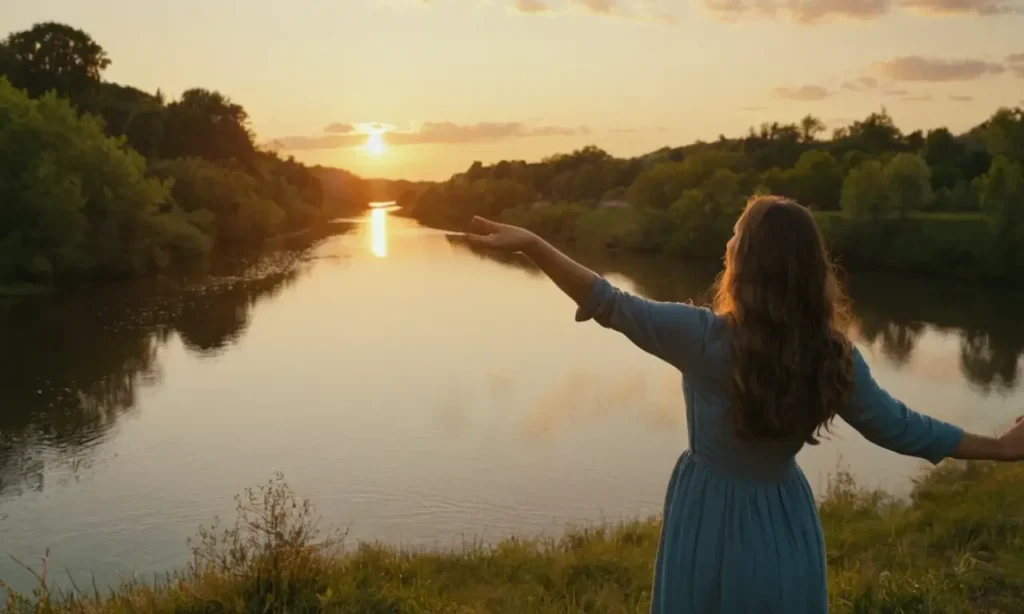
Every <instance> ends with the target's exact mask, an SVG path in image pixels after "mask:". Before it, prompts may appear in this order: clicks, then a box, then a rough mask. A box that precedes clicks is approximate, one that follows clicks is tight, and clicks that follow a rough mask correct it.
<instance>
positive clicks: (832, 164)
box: [779, 149, 843, 209]
mask: <svg viewBox="0 0 1024 614" xmlns="http://www.w3.org/2000/svg"><path fill="white" fill-rule="evenodd" d="M791 181H792V184H791V185H790V186H786V187H787V188H788V189H789V191H788V192H779V193H780V194H783V195H785V196H792V197H793V198H795V199H796V200H797V201H798V202H800V203H802V204H804V205H806V206H808V207H811V208H814V209H834V208H835V207H836V205H837V204H838V203H839V197H840V192H841V190H842V185H843V173H842V169H841V168H840V166H839V163H838V162H836V159H835V158H833V157H832V154H830V153H828V152H826V151H821V150H813V149H812V150H810V151H806V152H804V153H803V154H802V155H801V156H800V159H799V160H797V163H796V167H794V168H793V172H792V180H791Z"/></svg>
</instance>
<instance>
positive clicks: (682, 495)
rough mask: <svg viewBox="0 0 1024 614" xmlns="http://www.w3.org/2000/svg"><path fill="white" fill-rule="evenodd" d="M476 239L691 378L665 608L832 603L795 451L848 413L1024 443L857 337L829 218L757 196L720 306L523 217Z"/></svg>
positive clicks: (905, 437) (862, 425)
mask: <svg viewBox="0 0 1024 614" xmlns="http://www.w3.org/2000/svg"><path fill="white" fill-rule="evenodd" d="M476 223H477V225H478V226H479V227H480V228H481V229H482V230H484V231H486V232H487V234H485V235H473V236H471V240H472V241H474V242H475V243H478V244H480V245H484V246H487V247H492V248H497V249H506V250H510V251H524V252H525V253H527V254H528V255H529V256H530V258H531V259H532V260H533V261H534V262H535V263H537V264H538V265H539V266H540V268H541V269H542V270H543V271H544V272H545V273H547V274H548V276H549V277H550V278H551V279H552V280H553V281H554V282H555V283H556V284H557V285H558V287H559V288H561V289H562V290H563V291H564V292H565V293H566V294H568V295H569V296H570V297H572V299H573V300H574V301H575V302H576V304H577V305H578V307H579V309H578V311H577V313H576V319H577V320H578V321H584V320H589V319H594V320H596V321H597V322H598V323H600V324H601V325H602V326H605V327H607V328H611V329H614V330H616V331H619V332H621V333H622V334H624V335H625V336H626V337H628V338H629V339H630V340H631V341H632V342H633V343H635V344H636V345H637V346H638V347H640V348H641V349H643V350H644V351H646V352H648V353H650V354H652V355H654V356H657V357H659V358H661V359H662V360H664V361H666V362H668V363H669V364H672V365H674V366H675V367H676V368H678V369H679V371H680V372H681V373H682V376H683V396H684V398H685V404H686V415H687V423H688V431H689V436H688V437H689V448H688V449H687V450H686V451H684V452H683V453H682V454H681V455H680V457H679V461H678V462H677V463H676V466H675V469H674V470H673V472H672V477H671V479H670V481H669V487H668V492H667V494H666V497H665V508H664V523H663V527H662V533H661V541H660V544H659V548H658V558H657V562H656V565H655V581H654V589H653V592H652V603H651V609H652V612H655V613H658V614H661V613H665V614H668V613H669V612H672V613H675V612H700V613H703V612H722V613H732V612H744V613H746V612H786V613H792V614H800V613H805V614H812V613H813V614H817V613H820V612H825V611H826V610H827V597H826V578H825V574H826V571H825V570H826V566H825V554H824V541H823V538H822V533H821V526H820V523H819V521H818V515H817V509H816V506H815V501H814V496H813V494H812V492H811V488H810V486H809V485H808V483H807V480H806V479H805V477H804V474H803V472H802V471H801V470H800V469H799V467H798V466H797V464H796V461H795V457H796V454H797V452H799V451H800V449H801V447H802V446H803V445H804V444H807V443H810V444H816V443H818V440H819V437H820V435H821V434H822V431H823V430H824V431H827V430H828V427H829V425H830V424H831V422H832V420H833V419H834V418H835V417H837V416H839V417H841V418H843V419H844V420H845V421H846V422H848V423H849V424H850V425H852V426H853V427H854V428H855V429H857V430H858V431H860V433H862V434H863V435H864V436H865V437H867V438H868V439H869V440H871V441H872V442H874V443H876V444H878V445H880V446H882V447H885V448H888V449H889V450H892V451H894V452H898V453H900V454H904V455H909V456H917V457H920V458H924V459H927V460H929V461H931V462H933V463H937V462H939V461H940V460H942V459H943V458H945V457H946V456H950V455H953V454H954V453H956V455H957V456H958V457H959V458H995V459H1006V460H1010V459H1019V458H1022V457H1024V419H1022V420H1019V422H1018V424H1017V425H1016V426H1015V427H1013V428H1012V429H1011V430H1010V431H1008V432H1007V433H1006V434H1005V435H1004V436H1003V437H1002V438H1000V439H999V440H996V439H993V438H986V437H979V436H977V435H965V434H964V433H963V431H962V430H960V429H959V428H957V427H955V426H952V425H950V424H947V423H945V422H942V421H939V420H935V419H932V418H929V417H928V416H925V415H922V414H918V413H916V412H913V411H911V410H909V409H908V408H907V407H906V406H905V405H903V404H902V403H900V402H899V401H897V400H896V399H894V398H893V397H892V396H890V395H889V394H888V393H887V392H885V390H883V389H882V388H880V387H879V386H878V385H877V384H876V383H875V381H874V379H873V378H872V377H871V371H870V369H869V368H868V365H867V363H866V362H865V360H864V358H863V356H861V354H860V352H859V351H858V350H857V349H856V348H855V347H854V345H853V344H852V343H851V342H850V340H849V339H848V338H847V336H846V325H847V323H848V317H847V316H848V313H849V312H848V310H847V309H846V302H845V300H844V296H843V293H842V289H841V288H840V286H839V284H838V282H837V280H836V277H835V273H834V270H833V268H832V266H831V264H830V263H829V261H828V255H827V253H826V251H825V247H824V242H823V240H822V238H821V234H820V231H819V230H818V228H817V226H816V224H815V222H814V218H813V217H812V216H811V215H810V213H809V212H808V211H807V210H806V209H804V208H803V207H801V206H799V205H797V204H796V203H794V202H793V201H789V200H787V199H783V198H778V197H755V198H754V199H752V200H751V201H750V203H749V204H748V206H747V208H746V209H745V210H744V212H743V215H742V216H741V217H740V220H739V221H738V222H737V225H736V229H735V233H734V235H733V238H732V239H731V240H730V241H729V244H728V246H727V248H726V259H725V260H726V266H725V270H724V272H723V275H722V277H721V279H720V280H719V284H718V293H717V295H716V300H715V305H714V310H713V311H712V310H711V309H706V308H700V307H694V306H693V305H688V304H682V303H665V302H657V301H651V300H647V299H644V298H641V297H637V296H633V295H631V294H629V293H627V292H622V291H621V290H618V289H616V288H615V287H613V286H612V285H611V284H610V283H608V281H607V280H605V279H602V278H600V277H599V276H597V275H596V274H594V273H593V272H592V271H590V270H588V269H586V268H585V267H582V266H580V265H579V264H577V263H575V262H573V261H572V260H571V259H570V258H568V257H567V256H565V255H564V254H562V253H561V252H559V251H558V250H557V249H555V248H553V247H551V246H550V245H548V244H546V243H544V242H543V241H541V240H540V239H539V238H537V237H536V236H535V235H532V234H531V233H528V232H526V231H524V230H522V229H519V228H515V227H512V226H506V225H501V224H494V223H493V222H486V221H484V220H479V219H478V220H477V221H476Z"/></svg>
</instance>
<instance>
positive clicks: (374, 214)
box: [370, 208, 388, 258]
mask: <svg viewBox="0 0 1024 614" xmlns="http://www.w3.org/2000/svg"><path fill="white" fill-rule="evenodd" d="M387 220H388V210H387V209H383V208H381V209H373V210H371V211H370V251H371V252H373V255H374V256H376V257H378V258H384V257H386V256H387V255H388V224H387Z"/></svg>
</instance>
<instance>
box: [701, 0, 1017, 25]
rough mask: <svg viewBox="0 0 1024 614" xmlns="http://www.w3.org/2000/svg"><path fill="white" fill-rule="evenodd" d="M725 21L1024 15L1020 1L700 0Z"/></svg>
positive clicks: (805, 21) (810, 22) (810, 21)
mask: <svg viewBox="0 0 1024 614" xmlns="http://www.w3.org/2000/svg"><path fill="white" fill-rule="evenodd" d="M701 1H702V4H703V6H704V8H705V9H707V10H708V11H709V12H710V13H711V14H712V15H713V16H715V17H716V18H718V19H721V20H722V21H727V22H734V21H746V20H751V19H780V20H786V21H791V22H795V23H798V24H803V25H816V24H820V23H827V22H831V21H842V20H854V21H868V20H873V19H878V18H880V17H883V16H885V15H888V14H890V13H892V12H894V11H896V10H898V9H904V10H907V11H911V12H913V13H917V14H919V15H925V16H935V17H941V16H949V15H983V16H991V15H1004V14H1007V13H1022V12H1024V4H1022V2H1021V0H701Z"/></svg>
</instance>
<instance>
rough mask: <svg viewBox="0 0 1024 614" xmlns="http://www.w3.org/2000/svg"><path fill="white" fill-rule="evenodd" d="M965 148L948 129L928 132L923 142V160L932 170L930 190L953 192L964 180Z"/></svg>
mask: <svg viewBox="0 0 1024 614" xmlns="http://www.w3.org/2000/svg"><path fill="white" fill-rule="evenodd" d="M966 153H967V148H966V147H965V146H964V145H963V143H960V142H959V141H957V140H956V137H954V136H953V133H952V132H950V131H949V129H948V128H937V129H935V130H929V131H928V134H927V136H926V137H925V140H924V160H925V162H927V163H928V166H929V167H930V168H931V169H932V188H933V189H935V190H940V189H942V188H946V189H948V190H953V189H954V188H955V187H956V185H957V183H959V182H961V181H962V180H963V178H964V172H963V168H962V166H963V159H964V156H965V155H966Z"/></svg>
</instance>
